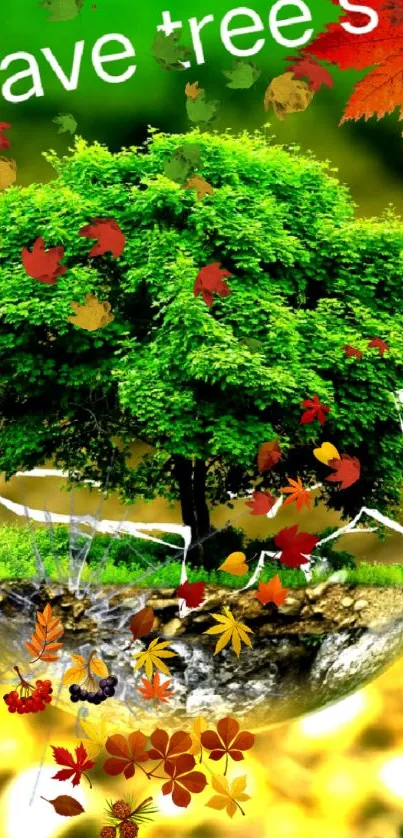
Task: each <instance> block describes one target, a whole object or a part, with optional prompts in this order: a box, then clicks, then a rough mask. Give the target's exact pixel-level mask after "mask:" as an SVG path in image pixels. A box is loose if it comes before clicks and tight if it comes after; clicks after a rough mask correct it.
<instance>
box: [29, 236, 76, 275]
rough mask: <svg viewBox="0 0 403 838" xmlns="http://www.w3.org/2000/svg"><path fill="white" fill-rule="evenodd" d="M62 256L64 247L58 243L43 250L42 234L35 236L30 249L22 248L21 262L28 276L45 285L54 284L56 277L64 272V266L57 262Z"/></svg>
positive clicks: (65, 269)
mask: <svg viewBox="0 0 403 838" xmlns="http://www.w3.org/2000/svg"><path fill="white" fill-rule="evenodd" d="M63 257H64V247H62V246H61V245H59V246H58V247H49V249H48V250H45V241H44V239H43V238H42V236H39V238H37V240H36V242H35V244H34V245H33V248H32V250H28V248H27V247H23V248H22V262H23V265H24V268H25V270H26V272H27V274H28V276H32V277H33V279H37V280H38V281H39V282H43V283H45V284H46V285H55V284H56V280H57V277H58V276H62V275H63V274H65V273H66V271H67V268H66V266H65V265H60V264H59V263H60V261H61V259H63Z"/></svg>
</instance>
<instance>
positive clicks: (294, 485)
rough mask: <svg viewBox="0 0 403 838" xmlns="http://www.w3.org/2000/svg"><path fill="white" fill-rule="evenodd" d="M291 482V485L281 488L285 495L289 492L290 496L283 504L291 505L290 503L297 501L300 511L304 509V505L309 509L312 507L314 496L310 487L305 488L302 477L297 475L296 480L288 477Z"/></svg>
mask: <svg viewBox="0 0 403 838" xmlns="http://www.w3.org/2000/svg"><path fill="white" fill-rule="evenodd" d="M287 480H288V482H289V484H290V485H289V486H286V488H285V489H280V492H282V494H283V495H286V494H289V495H290V497H289V498H287V500H286V501H284V504H283V506H289V505H290V503H294V501H296V504H297V509H298V512H299V511H300V510H301V509H302V507H303V506H304V504H305V506H307V507H308V509H310V508H311V502H312V496H311V493H310V492H309V491H308V489H304V487H303V485H302V482H301V478H300V477H297V479H296V480H293V479H292V477H287Z"/></svg>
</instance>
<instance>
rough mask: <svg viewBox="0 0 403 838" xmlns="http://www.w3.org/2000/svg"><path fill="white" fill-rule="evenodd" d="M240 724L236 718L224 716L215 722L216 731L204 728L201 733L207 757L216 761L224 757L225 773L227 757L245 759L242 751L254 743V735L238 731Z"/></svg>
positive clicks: (238, 759)
mask: <svg viewBox="0 0 403 838" xmlns="http://www.w3.org/2000/svg"><path fill="white" fill-rule="evenodd" d="M239 730H240V725H239V722H237V720H236V719H232V718H231V717H230V716H226V717H225V719H220V721H219V722H217V733H216V731H215V730H205V731H204V732H203V733H202V735H201V743H202V745H203V748H205V749H206V750H207V751H210V754H209V759H212V760H215V761H218V760H220V759H222V758H223V757H224V756H225V757H226V766H225V771H224V774H226V773H227V768H228V757H231V759H233V760H234V761H235V762H240V760H243V759H245V757H244V755H243V753H242V751H249V749H250V748H252V746H253V745H254V742H255V737H254V735H253V733H249V731H247V730H243V731H242V732H241V733H240V732H239Z"/></svg>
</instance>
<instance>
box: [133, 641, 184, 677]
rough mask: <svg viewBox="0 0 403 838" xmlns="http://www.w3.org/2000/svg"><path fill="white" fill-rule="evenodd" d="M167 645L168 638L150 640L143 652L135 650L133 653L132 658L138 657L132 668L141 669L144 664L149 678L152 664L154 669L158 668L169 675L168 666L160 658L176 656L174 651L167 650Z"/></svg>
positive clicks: (151, 672)
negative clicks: (135, 652)
mask: <svg viewBox="0 0 403 838" xmlns="http://www.w3.org/2000/svg"><path fill="white" fill-rule="evenodd" d="M167 646H169V640H164V641H161V640H160V638H159V637H157V638H156V639H155V640H152V641H151V643H150V645H149V647H148V649H146V651H145V652H137V654H135V655H133V657H134V658H138V661H137V663H136V666H135V667H134V669H135V670H137V669H141V667H142V666H144V669H145V671H146V675H147V678H151V676H152V674H153V667H154V666H155V668H156V669H160V670H161V672H163V673H164V675H170V674H171V673H170V671H169V669H168V667H167V666H166V664H165V663H164V662H163V660H161V658H174V657H176V652H169V651H167V648H166V647H167Z"/></svg>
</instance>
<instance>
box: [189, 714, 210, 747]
mask: <svg viewBox="0 0 403 838" xmlns="http://www.w3.org/2000/svg"><path fill="white" fill-rule="evenodd" d="M204 730H207V720H206V719H205V718H204V716H197V718H196V719H195V720H194V722H193V724H192V730H191V731H190V736H191V739H192V747H191V748H189V753H190V754H193V756H194V755H195V754H200V757H201V756H202V747H203V746H202V743H201V735H202V733H203V731H204Z"/></svg>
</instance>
